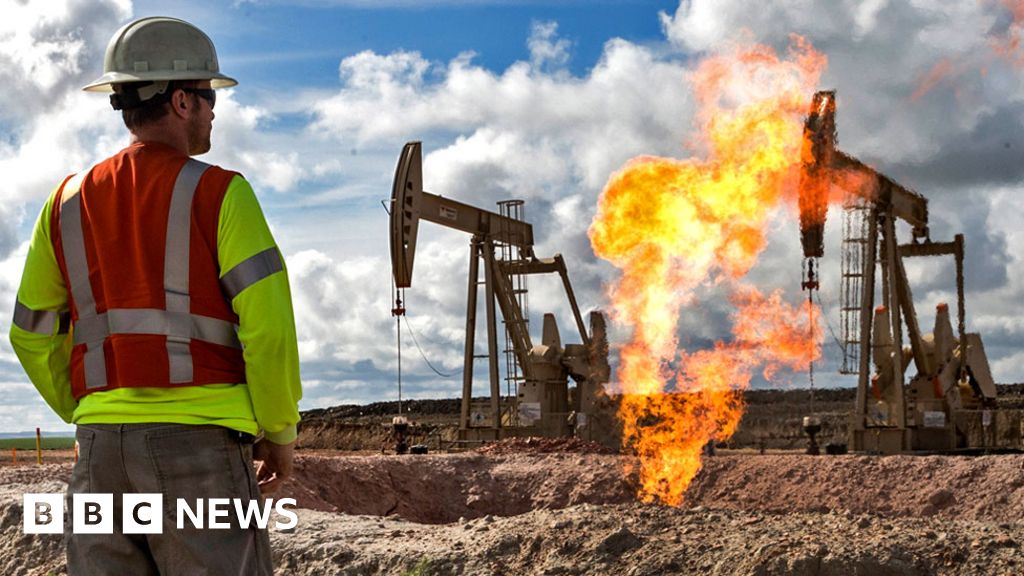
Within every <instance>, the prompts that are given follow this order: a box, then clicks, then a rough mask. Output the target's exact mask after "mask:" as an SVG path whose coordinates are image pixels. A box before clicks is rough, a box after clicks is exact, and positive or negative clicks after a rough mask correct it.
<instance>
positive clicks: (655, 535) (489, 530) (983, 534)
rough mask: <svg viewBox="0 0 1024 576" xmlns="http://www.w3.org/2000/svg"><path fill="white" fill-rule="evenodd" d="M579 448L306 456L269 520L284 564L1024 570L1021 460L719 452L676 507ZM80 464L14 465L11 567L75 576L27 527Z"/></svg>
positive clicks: (10, 571) (305, 567)
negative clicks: (275, 522)
mask: <svg viewBox="0 0 1024 576" xmlns="http://www.w3.org/2000/svg"><path fill="white" fill-rule="evenodd" d="M604 452H606V450H603V449H600V448H599V447H596V446H594V445H589V444H584V443H579V442H575V441H569V442H566V441H561V442H559V441H537V440H522V439H520V440H514V441H508V442H505V443H502V444H498V445H491V446H488V447H487V448H485V449H483V450H479V451H476V452H469V453H461V454H429V455H420V456H393V455H388V456H384V455H350V453H338V452H328V451H300V453H299V455H298V456H297V463H296V464H297V466H296V474H295V477H294V478H293V479H292V480H291V481H290V483H289V485H288V486H287V487H286V488H285V489H284V491H285V492H286V493H287V494H282V495H291V496H293V497H295V498H296V499H297V500H298V505H299V507H300V509H299V510H298V511H297V512H298V517H299V522H298V525H297V526H296V527H295V528H294V529H291V530H287V531H275V530H271V541H272V544H273V546H274V556H275V565H276V571H275V573H276V574H279V575H324V574H339V575H357V574H359V575H361V574H400V575H416V576H423V575H427V574H436V575H441V574H472V575H503V574H510V575H511V574H528V575H584V574H586V575H591V574H614V575H617V576H625V575H642V574H643V575H646V574H651V575H655V574H659V575H660V574H757V575H762V574H764V575H767V574H798V575H800V574H806V575H813V574H823V575H848V574H863V575H888V574H891V575H903V574H908V575H909V574H915V575H916V574H922V575H923V574H969V575H974V574H977V575H990V574H1024V550H1022V545H1024V521H1022V518H1024V455H998V456H976V457H967V456H888V457H880V456H855V455H847V456H818V457H812V456H805V455H800V454H795V453H786V454H784V453H769V454H757V453H753V452H752V453H739V452H736V453H723V452H721V451H720V452H719V453H718V455H716V456H711V457H708V458H706V459H705V462H704V467H703V469H702V470H701V472H700V473H699V474H698V476H697V478H696V479H695V481H694V483H693V484H692V485H691V486H690V488H689V491H688V492H687V500H686V502H685V503H684V504H683V505H682V506H680V507H676V508H672V507H667V506H662V505H656V504H646V503H642V502H638V501H637V500H636V498H635V496H634V495H635V492H636V486H635V479H634V478H629V477H627V476H625V475H624V473H623V468H624V466H625V465H626V464H627V463H628V459H627V458H626V457H623V456H620V455H616V454H607V453H604ZM70 468H71V465H70V463H66V464H45V465H43V466H36V465H34V464H33V465H19V466H10V465H5V466H2V467H0V574H4V575H11V576H14V575H30V574H31V575H35V574H39V575H49V574H64V563H63V558H62V555H63V548H62V545H61V540H60V537H59V536H34V535H25V534H22V505H21V495H22V494H23V493H25V492H59V491H63V490H64V489H65V488H66V481H67V478H68V475H69V474H70Z"/></svg>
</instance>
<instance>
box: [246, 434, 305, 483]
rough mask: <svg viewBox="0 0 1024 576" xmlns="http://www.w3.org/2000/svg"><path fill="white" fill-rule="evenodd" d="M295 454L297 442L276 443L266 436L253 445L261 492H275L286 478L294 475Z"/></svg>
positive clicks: (253, 455)
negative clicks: (293, 457) (293, 461)
mask: <svg viewBox="0 0 1024 576" xmlns="http://www.w3.org/2000/svg"><path fill="white" fill-rule="evenodd" d="M294 454H295V442H292V443H290V444H274V443H273V442H271V441H270V440H267V439H265V438H264V439H263V440H260V441H259V442H257V443H256V444H255V445H254V446H253V449H252V459H253V460H255V461H256V481H257V482H258V483H259V487H260V492H262V493H263V494H271V493H273V492H275V491H276V490H277V489H278V488H280V487H281V484H282V483H283V482H284V480H285V479H286V478H288V477H290V476H291V475H292V456H293V455H294Z"/></svg>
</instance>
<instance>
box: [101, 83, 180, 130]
mask: <svg viewBox="0 0 1024 576" xmlns="http://www.w3.org/2000/svg"><path fill="white" fill-rule="evenodd" d="M149 84H151V82H129V83H126V84H121V85H119V86H118V87H117V91H116V93H115V95H114V96H112V97H111V98H112V100H111V102H113V101H114V99H115V98H119V99H120V100H119V101H120V103H121V118H122V119H123V120H124V125H125V126H127V127H128V129H129V130H136V129H139V128H142V127H144V126H146V125H147V124H151V123H153V122H158V121H159V120H160V119H161V118H163V117H164V116H166V115H167V113H168V112H169V111H170V110H169V108H168V107H167V103H168V102H170V100H171V95H172V94H174V91H175V90H178V89H179V88H184V87H185V83H184V82H180V81H175V80H172V81H170V82H168V83H167V89H166V90H164V92H163V94H157V95H155V96H153V97H152V98H150V99H148V100H145V101H142V102H139V101H138V90H139V88H142V87H144V86H148V85H149Z"/></svg>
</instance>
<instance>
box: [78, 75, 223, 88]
mask: <svg viewBox="0 0 1024 576" xmlns="http://www.w3.org/2000/svg"><path fill="white" fill-rule="evenodd" d="M164 80H181V81H185V80H196V81H203V80H209V81H210V87H211V88H230V87H231V86H235V85H237V84H238V80H235V79H234V78H231V77H230V76H225V75H223V74H221V73H219V72H196V71H185V70H183V71H181V72H168V71H154V72H138V73H135V74H127V73H125V72H107V73H106V74H104V75H103V76H100V77H99V78H97V79H96V80H93V81H92V82H90V83H89V84H86V85H85V86H83V87H82V90H84V91H86V92H113V91H114V84H125V83H128V82H160V81H164Z"/></svg>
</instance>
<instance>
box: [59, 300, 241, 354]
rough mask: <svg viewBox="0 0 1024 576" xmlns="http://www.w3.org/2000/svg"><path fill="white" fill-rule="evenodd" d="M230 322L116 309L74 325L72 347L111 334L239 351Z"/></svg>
mask: <svg viewBox="0 0 1024 576" xmlns="http://www.w3.org/2000/svg"><path fill="white" fill-rule="evenodd" d="M236 330H237V329H236V327H235V325H234V324H232V323H231V322H228V321H226V320H219V319H217V318H211V317H209V316H200V315H198V314H182V313H181V312H170V311H168V310H158V309H155V308H115V309H113V310H109V311H107V312H106V313H105V314H100V315H98V316H93V317H92V318H88V319H86V320H79V321H78V323H77V324H75V337H74V341H75V344H82V343H84V342H88V341H93V340H101V339H103V338H106V337H107V336H110V335H113V334H149V335H155V336H167V337H168V339H173V340H174V341H176V342H182V343H188V342H189V340H192V339H195V340H203V341H204V342H211V343H213V344H220V345H221V346H229V347H231V348H238V349H241V348H242V344H241V343H240V342H239V341H238V334H237V332H236Z"/></svg>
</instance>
